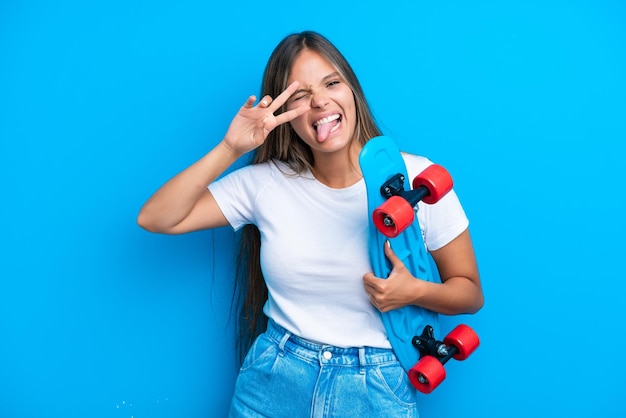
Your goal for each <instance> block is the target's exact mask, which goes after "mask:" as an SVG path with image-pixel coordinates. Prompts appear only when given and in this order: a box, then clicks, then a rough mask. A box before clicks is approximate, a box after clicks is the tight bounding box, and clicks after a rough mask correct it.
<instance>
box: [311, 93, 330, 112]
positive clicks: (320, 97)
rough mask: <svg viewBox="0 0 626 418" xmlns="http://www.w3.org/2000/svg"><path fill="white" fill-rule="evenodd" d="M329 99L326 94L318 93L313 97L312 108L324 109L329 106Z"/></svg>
mask: <svg viewBox="0 0 626 418" xmlns="http://www.w3.org/2000/svg"><path fill="white" fill-rule="evenodd" d="M328 102H329V99H328V96H327V95H326V94H324V93H323V92H321V91H317V92H315V93H313V94H312V95H311V107H313V108H318V109H323V108H324V107H326V105H328Z"/></svg>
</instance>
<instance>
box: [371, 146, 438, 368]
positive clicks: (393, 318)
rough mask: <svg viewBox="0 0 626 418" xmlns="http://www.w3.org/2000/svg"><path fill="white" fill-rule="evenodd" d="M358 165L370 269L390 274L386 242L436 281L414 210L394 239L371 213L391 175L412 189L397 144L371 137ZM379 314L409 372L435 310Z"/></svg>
mask: <svg viewBox="0 0 626 418" xmlns="http://www.w3.org/2000/svg"><path fill="white" fill-rule="evenodd" d="M359 164H360V166H361V171H362V173H363V178H364V180H365V186H366V189H367V200H368V212H369V213H370V217H369V244H368V245H369V255H370V261H371V264H372V271H373V272H374V274H375V275H376V276H377V277H381V278H387V277H388V276H389V273H390V272H391V264H390V262H389V260H387V257H386V256H385V253H384V245H385V243H386V242H387V241H389V242H390V244H391V248H392V249H393V251H394V252H395V254H396V255H397V256H398V257H399V258H400V260H402V262H403V263H404V264H405V265H406V267H407V268H408V269H409V270H410V271H411V273H412V274H413V276H414V277H417V278H419V279H421V280H427V281H435V277H438V276H436V275H435V274H434V272H433V271H432V264H431V262H430V255H429V254H428V251H427V250H426V246H425V245H424V239H423V237H422V231H421V229H420V226H419V222H418V220H417V213H416V216H415V219H414V221H413V223H412V224H411V225H410V226H409V227H408V228H407V229H406V230H404V231H403V232H402V233H400V234H399V235H398V236H397V237H395V238H388V237H386V236H385V235H383V234H382V233H380V232H379V231H378V229H377V228H376V226H375V225H374V221H373V219H372V216H371V214H372V213H373V212H374V210H375V209H376V208H378V207H379V206H380V205H381V204H382V203H384V202H385V201H386V198H385V197H384V196H383V195H382V193H381V191H380V188H381V186H382V185H383V183H385V182H386V181H387V180H388V179H389V178H390V177H392V176H394V175H395V174H403V175H404V179H405V180H404V183H405V184H404V188H405V190H410V189H411V185H410V183H409V176H408V173H407V169H406V165H405V164H404V159H403V158H402V155H401V154H400V150H399V149H398V147H397V145H396V144H395V142H394V141H393V140H392V139H391V138H389V137H385V136H379V137H375V138H372V139H371V140H370V141H368V142H367V143H366V144H365V146H364V147H363V149H362V150H361V154H360V156H359ZM381 315H382V320H383V323H384V325H385V328H386V330H387V336H388V338H389V342H390V343H391V346H392V348H393V350H394V352H395V354H396V356H397V357H398V360H399V361H400V363H401V364H402V367H403V368H404V369H405V370H406V371H407V372H408V371H409V370H410V369H411V368H412V367H413V366H414V365H415V364H416V363H417V361H418V360H419V358H420V353H419V351H418V350H417V349H416V348H415V347H414V346H413V343H412V340H413V337H414V336H416V335H420V334H421V333H422V331H423V330H424V328H425V326H426V325H431V326H433V327H435V329H437V328H438V326H437V325H438V321H439V316H438V314H437V313H436V312H433V311H429V310H427V309H424V308H420V307H418V306H414V305H410V306H405V307H403V308H400V309H396V310H393V311H389V312H382V313H381Z"/></svg>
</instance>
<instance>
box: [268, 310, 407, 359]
mask: <svg viewBox="0 0 626 418" xmlns="http://www.w3.org/2000/svg"><path fill="white" fill-rule="evenodd" d="M265 333H266V335H267V336H268V337H269V338H271V339H272V340H274V341H275V342H276V343H277V344H278V348H279V349H280V350H281V351H287V352H290V353H293V354H295V355H297V356H299V357H302V358H304V359H305V360H309V361H315V362H319V363H320V364H328V365H330V364H333V365H341V366H361V367H363V366H371V365H382V364H389V363H396V362H397V361H398V359H397V358H396V355H395V354H394V352H393V350H392V349H389V348H376V347H348V348H346V347H336V346H333V345H327V344H319V343H316V342H313V341H309V340H307V339H304V338H301V337H298V336H297V335H293V334H292V333H291V332H289V331H287V330H286V329H284V328H283V327H281V326H280V325H278V324H276V323H275V322H274V321H272V320H269V321H268V324H267V331H266V332H265Z"/></svg>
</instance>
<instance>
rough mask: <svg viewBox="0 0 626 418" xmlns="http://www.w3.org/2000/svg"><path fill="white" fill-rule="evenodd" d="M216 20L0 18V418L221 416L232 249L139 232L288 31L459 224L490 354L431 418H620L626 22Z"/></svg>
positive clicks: (180, 13)
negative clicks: (440, 176) (315, 48)
mask: <svg viewBox="0 0 626 418" xmlns="http://www.w3.org/2000/svg"><path fill="white" fill-rule="evenodd" d="M212 3H213V2H208V1H199V0H182V1H177V2H172V3H170V2H165V1H158V0H157V1H139V0H131V1H128V0H124V1H122V0H109V1H106V2H81V1H76V0H65V1H63V0H61V1H55V2H52V1H49V2H48V1H39V2H37V1H29V0H21V1H12V0H4V1H3V2H2V3H1V4H0V48H1V49H0V194H1V196H2V204H1V205H0V221H1V222H2V226H1V228H0V231H1V232H0V234H1V237H2V244H3V249H2V251H1V253H0V254H1V256H0V257H1V258H0V276H1V281H0V416H1V417H3V418H4V417H7V418H47V417H94V418H99V417H116V418H117V417H126V418H128V417H134V418H144V417H188V418H194V417H207V416H210V417H221V416H224V415H225V413H226V410H227V406H228V402H229V398H230V395H231V393H232V388H233V382H234V378H235V370H234V367H235V360H234V354H233V349H232V347H233V335H232V327H233V325H232V320H231V319H230V317H229V305H230V298H231V295H232V281H231V280H232V269H233V257H234V248H235V243H236V241H235V235H234V234H233V233H232V232H231V231H230V230H228V229H226V228H222V229H218V230H215V231H204V232H198V233H193V234H189V235H186V236H177V237H168V236H160V235H153V234H149V233H147V232H144V231H142V230H141V229H139V228H138V227H137V226H136V224H135V217H136V214H137V212H138V210H139V208H140V206H141V204H142V203H143V202H144V201H145V200H146V199H147V198H148V197H149V196H150V194H151V193H152V192H153V191H154V190H155V189H156V188H157V187H158V186H159V185H160V184H162V183H163V182H164V181H166V180H167V179H168V178H169V177H170V176H172V175H174V174H175V173H176V172H178V171H179V170H181V169H183V168H184V167H186V166H187V165H188V164H190V163H192V162H193V161H195V160H196V159H198V158H199V157H201V156H202V155H203V154H204V153H205V152H207V151H208V150H209V149H210V148H211V147H212V146H214V145H215V144H216V143H217V141H218V140H219V139H220V138H221V136H222V135H223V133H224V132H225V130H226V128H227V126H228V123H229V121H230V119H231V117H232V116H233V115H234V113H235V112H236V111H237V109H238V108H239V106H240V105H241V104H242V103H243V101H244V100H245V98H246V97H247V96H248V95H249V94H256V93H258V89H259V85H260V79H261V73H262V70H263V67H264V64H265V60H266V59H267V57H268V56H269V54H270V52H271V50H272V49H273V47H274V46H275V44H276V43H277V42H278V40H279V39H280V38H282V37H283V36H284V35H286V34H288V33H290V32H292V31H300V30H303V29H314V30H317V31H320V32H321V33H323V34H325V35H326V36H328V37H329V38H330V39H331V40H332V41H334V42H335V43H336V44H337V45H338V47H339V48H340V49H341V50H342V51H343V52H344V53H345V55H346V57H347V58H348V59H349V60H350V62H351V63H352V65H353V67H354V68H355V70H356V72H357V74H358V75H359V77H360V79H361V81H362V84H363V86H364V89H365V91H366V94H367V97H368V99H369V101H370V103H371V105H372V107H373V110H374V112H375V114H376V117H377V119H378V120H379V121H380V123H381V126H382V127H383V130H384V132H385V134H386V135H388V136H391V137H393V138H395V139H396V140H397V141H398V142H399V143H400V145H401V147H402V148H404V149H405V150H407V151H411V152H414V153H418V154H422V155H426V156H428V157H429V158H431V159H432V160H434V161H436V162H438V163H440V164H442V165H444V166H446V167H447V168H448V169H449V170H450V171H451V173H452V174H453V176H454V178H455V181H456V185H455V187H456V190H457V192H458V194H459V195H460V197H461V199H462V201H463V203H464V206H465V208H466V211H467V213H468V215H469V216H470V219H471V225H472V233H473V237H474V240H475V246H476V251H477V254H478V257H479V263H480V269H481V273H482V279H483V284H484V291H485V295H486V305H485V307H484V309H483V310H482V311H480V313H479V314H477V315H475V316H470V317H460V318H458V317H457V318H444V320H443V325H444V327H445V328H448V329H449V328H452V327H453V326H454V325H455V324H456V323H458V322H467V323H468V324H470V325H471V326H472V327H474V328H475V329H476V330H477V331H478V333H479V334H480V336H481V342H482V344H481V347H480V348H479V349H478V350H477V352H476V353H475V354H474V355H473V356H472V357H470V359H468V360H467V361H466V362H464V363H458V362H453V363H452V364H450V365H449V367H448V378H447V379H446V381H445V382H444V383H443V384H442V386H441V387H440V388H438V389H437V390H436V391H435V392H434V393H433V394H431V395H428V396H426V395H423V396H421V397H420V400H421V413H422V417H425V418H428V417H452V416H465V417H477V418H478V417H480V418H485V417H502V416H507V417H526V416H535V417H550V416H555V415H557V416H570V417H590V416H605V415H606V416H625V415H624V408H623V401H622V400H621V398H623V395H624V394H625V391H624V384H623V381H622V379H621V377H622V375H623V374H624V372H626V356H624V355H623V345H624V343H625V342H626V341H625V338H624V331H623V319H624V310H623V303H624V296H626V294H625V293H626V292H625V290H624V289H625V286H624V279H626V275H625V273H624V271H625V270H624V267H623V252H624V244H623V237H624V234H625V233H626V228H625V222H624V218H623V213H624V209H626V204H625V199H624V192H623V190H624V187H623V182H624V179H625V178H626V176H625V174H626V173H625V169H624V155H625V151H626V82H625V81H626V76H625V74H626V25H624V22H625V21H626V5H625V4H624V2H620V1H608V0H594V1H591V0H579V1H576V0H574V1H539V0H528V1H522V0H519V1H509V2H498V1H488V0H486V1H474V2H466V1H455V0H450V1H441V2H414V1H406V2H395V3H393V4H392V3H385V4H384V5H377V4H371V5H367V4H364V3H362V2H353V3H350V2H344V3H328V2H326V3H322V4H313V3H301V2H282V1H276V2H269V3H268V2H256V1H255V2H249V1H244V2H217V4H212ZM259 390H263V389H262V388H259Z"/></svg>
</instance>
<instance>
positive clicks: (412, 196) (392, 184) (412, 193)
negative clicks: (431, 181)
mask: <svg viewBox="0 0 626 418" xmlns="http://www.w3.org/2000/svg"><path fill="white" fill-rule="evenodd" d="M404 180H405V178H404V175H403V174H400V173H398V174H395V175H393V176H391V177H390V178H389V180H387V181H386V182H385V183H384V184H383V185H382V186H381V187H380V193H381V194H382V195H383V196H384V197H385V198H387V199H389V198H390V197H392V196H400V197H401V198H403V199H404V200H406V201H407V202H409V204H410V205H411V207H415V205H417V202H419V201H420V200H422V199H424V197H426V196H428V195H429V194H430V190H428V188H427V187H426V186H420V187H418V188H416V189H413V190H404Z"/></svg>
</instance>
